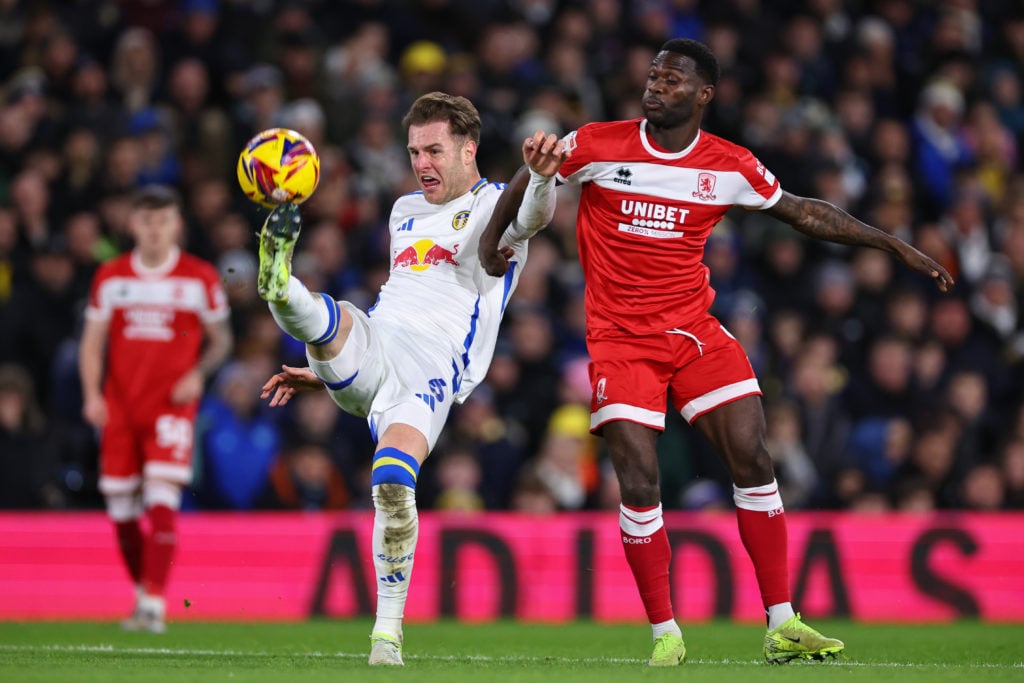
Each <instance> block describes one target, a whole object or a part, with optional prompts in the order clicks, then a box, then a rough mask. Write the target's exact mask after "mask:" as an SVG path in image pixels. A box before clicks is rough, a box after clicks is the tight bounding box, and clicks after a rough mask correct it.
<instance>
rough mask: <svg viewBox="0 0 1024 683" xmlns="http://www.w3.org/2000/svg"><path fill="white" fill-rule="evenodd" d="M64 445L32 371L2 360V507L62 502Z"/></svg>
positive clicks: (52, 506)
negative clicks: (60, 478) (60, 479)
mask: <svg viewBox="0 0 1024 683" xmlns="http://www.w3.org/2000/svg"><path fill="white" fill-rule="evenodd" d="M59 445H60V444H59V439H58V437H57V434H56V433H55V432H54V430H53V429H52V425H50V424H48V420H47V418H46V414H45V413H44V412H43V410H42V408H41V407H40V405H39V403H38V402H37V401H36V397H35V390H34V387H33V384H32V377H31V375H29V373H28V372H27V371H26V370H25V368H22V367H21V366H18V365H14V364H13V363H4V364H0V470H2V471H3V472H4V476H3V477H2V478H0V507H2V508H4V509H6V510H18V509H25V508H43V507H47V508H56V507H62V506H63V500H62V498H63V496H62V493H61V491H60V488H59V487H58V486H57V483H56V482H57V478H58V469H59V465H60V462H59V460H60V454H59V452H58V448H59Z"/></svg>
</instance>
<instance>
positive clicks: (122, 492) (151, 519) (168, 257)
mask: <svg viewBox="0 0 1024 683" xmlns="http://www.w3.org/2000/svg"><path fill="white" fill-rule="evenodd" d="M128 225H129V229H130V231H131V233H132V236H133V238H134V239H135V248H134V249H133V250H132V251H131V253H128V254H124V255H122V256H119V257H118V258H115V259H112V260H111V261H108V262H107V263H105V264H103V266H102V267H101V268H100V269H99V271H98V272H97V273H96V276H95V278H94V279H93V283H92V289H91V292H90V295H89V305H88V307H87V308H86V311H85V326H84V329H83V331H82V340H81V345H80V350H79V374H80V376H81V380H82V393H83V399H84V403H83V407H82V413H83V415H84V417H85V419H86V420H87V421H88V422H89V423H90V424H92V425H93V426H95V427H96V428H97V429H99V430H101V438H100V481H99V488H100V492H101V493H102V494H103V496H104V498H105V499H106V505H107V514H108V515H109V516H110V519H111V520H112V521H113V522H114V527H115V529H116V532H117V541H118V545H119V546H120V549H121V555H122V557H123V559H124V563H125V566H126V567H127V569H128V573H129V575H130V576H131V578H132V581H134V583H135V588H136V604H135V611H134V612H133V614H132V616H131V617H130V618H128V619H127V620H125V621H124V622H123V624H122V625H123V626H124V627H125V628H126V629H129V630H136V631H151V632H154V633H160V632H163V631H164V630H165V611H166V610H165V602H164V591H165V588H166V585H167V578H168V574H169V573H170V568H171V564H172V561H173V556H174V549H175V546H176V543H177V539H176V530H175V528H176V518H177V512H178V510H179V509H180V507H181V492H182V488H183V487H184V486H185V485H187V484H188V483H189V482H190V481H191V478H192V443H193V440H192V437H193V424H194V421H195V415H196V410H197V408H198V405H199V398H200V396H201V395H202V392H203V386H204V383H205V380H206V378H207V377H209V375H210V374H211V373H212V372H213V371H214V370H215V369H216V368H217V367H218V366H219V365H220V364H221V363H222V362H223V361H224V359H225V358H226V357H227V355H228V353H229V352H230V351H231V345H232V339H231V331H230V328H229V326H228V306H227V299H226V297H225V295H224V290H223V288H222V286H221V282H220V277H219V275H218V273H217V270H216V269H215V268H214V266H213V265H211V264H210V263H207V262H206V261H203V260H201V259H199V258H197V257H195V256H192V255H190V254H187V253H185V252H183V251H182V250H181V248H180V247H179V246H178V244H179V240H180V239H181V235H182V229H183V226H184V221H183V219H182V214H181V201H180V198H179V196H178V193H177V192H176V191H175V190H174V189H172V188H170V187H166V186H162V185H153V186H147V187H145V188H142V189H141V190H139V191H138V192H137V194H136V195H135V197H134V198H133V201H132V207H131V213H130V215H129V218H128ZM204 342H205V343H204ZM143 515H145V517H146V518H147V522H148V524H147V528H146V529H143V527H142V526H141V525H140V522H141V519H142V517H143Z"/></svg>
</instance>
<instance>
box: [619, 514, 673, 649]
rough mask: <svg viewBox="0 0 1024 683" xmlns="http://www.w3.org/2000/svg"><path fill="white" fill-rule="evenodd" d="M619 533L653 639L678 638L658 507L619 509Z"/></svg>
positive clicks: (669, 552) (668, 554) (667, 550)
mask: <svg viewBox="0 0 1024 683" xmlns="http://www.w3.org/2000/svg"><path fill="white" fill-rule="evenodd" d="M619 529H620V530H621V532H622V534H621V536H622V547H623V550H625V553H626V561H627V562H628V563H629V568H630V569H631V570H632V572H633V578H634V580H635V581H636V587H637V589H638V590H639V591H640V600H641V601H642V602H643V605H644V610H645V611H646V612H647V619H648V620H649V621H650V622H651V625H652V627H653V628H654V636H655V637H658V636H660V635H663V634H664V633H666V632H674V633H675V634H676V635H679V627H678V626H677V625H676V623H675V620H674V618H673V616H672V599H671V598H672V596H671V589H670V585H669V573H668V570H669V562H670V561H671V559H672V549H671V548H670V546H669V544H668V535H667V534H666V533H665V524H664V521H663V520H662V516H661V505H660V504H659V505H656V506H653V507H633V506H629V505H620V506H619Z"/></svg>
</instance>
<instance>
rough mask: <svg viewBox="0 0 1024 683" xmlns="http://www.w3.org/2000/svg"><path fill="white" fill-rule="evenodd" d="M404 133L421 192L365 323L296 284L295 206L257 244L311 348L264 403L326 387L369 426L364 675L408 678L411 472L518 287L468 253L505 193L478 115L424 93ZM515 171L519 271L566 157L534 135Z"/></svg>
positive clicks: (273, 285) (289, 319)
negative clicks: (524, 178) (400, 673)
mask: <svg viewBox="0 0 1024 683" xmlns="http://www.w3.org/2000/svg"><path fill="white" fill-rule="evenodd" d="M403 124H404V126H405V127H406V129H407V131H408V150H409V157H410V161H411V164H412V168H413V172H414V173H415V175H416V178H417V180H418V182H419V185H420V189H421V192H420V193H416V194H414V195H407V196H406V197H404V198H402V199H399V200H398V202H396V204H395V206H394V208H393V210H392V213H391V218H390V220H389V229H390V232H391V254H392V262H391V271H390V275H389V277H388V280H387V282H386V283H385V284H384V286H383V287H382V288H381V291H380V294H379V296H378V300H377V303H376V304H375V305H374V308H373V311H372V317H371V316H368V315H367V314H366V313H364V312H362V311H361V310H359V309H357V308H356V307H355V306H353V305H352V304H351V303H349V302H347V301H342V302H338V301H336V300H335V299H333V298H332V297H330V296H329V295H327V294H311V293H310V292H309V290H308V289H307V288H306V286H305V285H304V284H303V283H302V282H301V281H300V280H298V279H297V278H296V277H294V276H292V275H291V273H290V270H291V265H292V264H291V254H292V251H293V248H294V246H295V242H296V240H297V239H298V236H299V230H300V228H301V220H300V217H299V213H298V208H297V207H296V206H295V205H293V204H286V205H283V206H282V207H280V208H278V209H276V210H275V211H274V212H273V213H271V215H270V216H269V217H268V218H267V221H266V223H265V224H264V227H263V229H262V231H261V233H260V274H259V290H260V296H262V297H263V298H264V299H265V300H266V301H267V302H268V304H269V306H270V310H271V312H272V313H273V314H274V319H275V320H277V322H278V324H279V325H280V326H281V329H282V330H284V331H285V332H287V333H288V334H289V335H291V336H293V337H295V338H296V339H298V340H300V341H303V342H304V343H305V346H306V357H307V360H308V361H309V364H310V369H303V370H296V369H294V368H291V369H289V368H286V369H285V372H283V373H280V374H278V375H275V376H273V377H272V378H271V379H270V380H268V382H267V384H266V385H265V387H264V396H272V399H271V405H277V404H279V403H280V402H282V401H285V402H286V401H287V399H288V398H289V397H290V395H291V394H292V393H294V391H295V390H296V389H297V388H305V387H315V388H323V386H326V387H327V389H328V390H329V391H330V393H331V396H332V398H334V400H335V402H336V403H337V404H338V405H339V406H340V407H341V408H343V409H344V410H346V411H347V412H350V413H352V414H354V415H358V416H360V417H366V418H367V419H368V422H369V425H370V428H371V430H372V432H373V434H374V436H375V438H376V441H377V445H376V451H375V453H374V457H373V475H372V485H373V503H374V508H375V510H376V514H375V516H374V529H373V540H372V550H373V562H374V568H375V570H376V574H377V579H378V584H377V586H378V600H377V621H376V623H375V624H374V627H373V631H372V634H371V636H370V638H371V641H372V645H371V650H370V658H369V663H370V665H372V666H376V665H385V666H402V665H403V661H402V640H403V634H402V618H403V613H404V609H405V602H406V598H407V595H408V590H409V580H410V578H411V572H412V567H413V558H414V555H415V550H416V542H417V536H418V528H419V525H418V517H417V512H416V480H417V477H418V474H419V469H420V466H421V465H422V464H423V462H424V461H425V460H426V459H427V457H428V456H429V454H430V452H431V451H432V450H433V448H434V446H435V444H436V443H437V439H438V437H439V436H440V433H441V429H442V428H443V426H444V423H445V420H446V418H447V417H448V413H449V411H450V410H451V407H452V404H453V403H454V402H456V401H458V402H461V401H463V400H464V399H465V398H466V396H467V395H468V394H469V393H470V392H471V391H472V389H473V388H474V387H475V386H476V385H477V384H478V383H479V382H480V381H481V380H483V378H484V375H485V374H486V372H487V366H488V364H489V362H490V357H491V355H492V354H493V352H494V345H495V342H496V339H497V336H498V324H499V323H500V320H501V316H502V313H503V312H504V309H505V306H506V304H507V301H508V296H509V295H510V294H511V292H512V290H513V289H514V288H515V284H516V280H517V279H518V275H519V268H518V267H517V268H515V269H513V270H512V272H511V274H510V275H509V277H508V278H506V279H505V280H495V279H491V278H488V277H487V276H486V275H485V274H484V273H483V271H482V269H481V267H480V264H479V262H478V261H477V259H476V258H475V254H474V250H473V248H472V247H473V245H474V242H475V241H476V240H478V239H479V235H480V231H481V230H482V229H483V227H484V224H485V221H486V220H487V219H488V218H489V217H490V214H491V210H492V207H493V206H494V203H495V202H496V201H497V199H498V197H500V196H501V190H502V186H500V185H497V184H492V183H488V182H487V181H486V180H485V179H483V178H481V177H480V172H479V170H478V167H477V163H476V151H477V146H478V144H479V143H480V125H481V122H480V114H479V113H478V112H477V109H476V107H474V106H473V104H472V103H471V102H469V100H466V99H465V98H461V97H453V96H451V95H448V94H445V93H440V92H435V93H428V94H426V95H423V96H422V97H420V98H418V99H417V100H416V102H415V103H414V104H413V106H412V107H411V108H410V110H409V112H408V114H407V115H406V117H405V118H404V119H403ZM523 158H524V159H525V160H526V161H527V163H528V164H529V165H530V168H531V171H532V173H533V175H534V176H535V177H536V180H535V181H534V182H532V183H531V185H530V191H529V193H527V197H528V199H529V201H528V202H527V204H526V205H525V206H524V207H523V209H522V211H521V212H520V213H519V214H518V215H517V216H516V217H514V218H513V219H510V220H509V221H508V224H507V225H509V226H510V230H511V234H510V236H509V238H508V240H507V241H506V242H504V244H503V247H502V249H503V254H504V255H505V256H507V257H510V258H511V257H513V255H515V256H514V257H515V259H516V265H517V266H518V265H519V264H520V263H522V261H524V260H525V257H526V246H527V240H528V239H529V237H531V236H532V235H533V234H534V233H535V232H537V231H538V230H540V229H541V228H543V227H544V226H546V225H547V223H548V221H550V220H551V214H552V212H553V210H554V201H555V196H554V180H553V179H552V176H553V175H554V172H555V170H556V169H557V167H558V164H559V163H560V162H561V160H562V159H563V158H564V154H563V151H562V144H561V143H560V142H558V141H557V140H556V138H555V136H554V135H548V136H544V135H543V134H541V133H540V132H538V133H537V134H536V135H535V136H534V137H533V138H531V139H530V141H529V142H527V143H524V144H523ZM453 228H454V229H453ZM467 244H468V245H469V246H468V247H467ZM427 311H430V312H431V313H430V315H426V313H427ZM453 373H454V374H453ZM321 382H322V384H321Z"/></svg>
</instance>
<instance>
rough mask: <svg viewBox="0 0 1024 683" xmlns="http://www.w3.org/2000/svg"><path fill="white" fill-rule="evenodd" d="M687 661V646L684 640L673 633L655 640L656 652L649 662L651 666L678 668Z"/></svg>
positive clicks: (652, 654)
mask: <svg viewBox="0 0 1024 683" xmlns="http://www.w3.org/2000/svg"><path fill="white" fill-rule="evenodd" d="M684 659H686V645H684V644H683V639H682V638H680V637H679V636H677V635H674V634H672V633H666V634H665V635H662V636H658V637H657V638H655V640H654V652H653V653H651V659H650V661H649V662H647V663H648V664H649V665H651V666H678V665H679V664H682V663H683V660H684Z"/></svg>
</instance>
